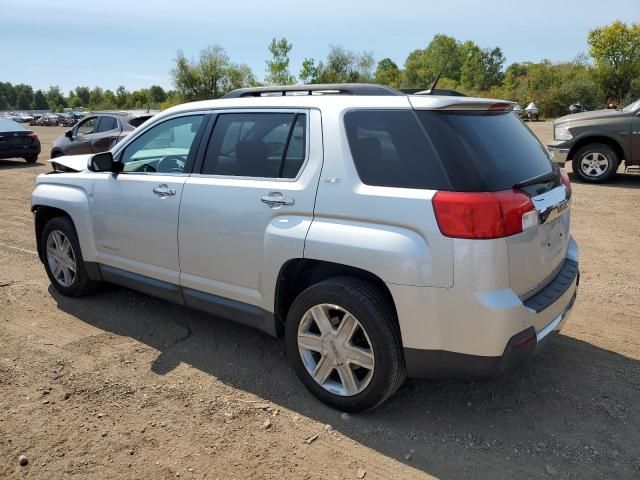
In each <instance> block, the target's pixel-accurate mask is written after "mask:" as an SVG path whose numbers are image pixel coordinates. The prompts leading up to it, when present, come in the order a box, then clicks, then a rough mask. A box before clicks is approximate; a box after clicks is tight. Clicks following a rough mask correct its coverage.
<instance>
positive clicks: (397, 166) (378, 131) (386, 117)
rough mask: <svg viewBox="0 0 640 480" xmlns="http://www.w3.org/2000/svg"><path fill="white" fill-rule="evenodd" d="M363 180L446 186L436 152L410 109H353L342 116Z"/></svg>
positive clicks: (369, 182)
mask: <svg viewBox="0 0 640 480" xmlns="http://www.w3.org/2000/svg"><path fill="white" fill-rule="evenodd" d="M344 121H345V126H346V131H347V138H348V140H349V147H350V148H351V155H352V156H353V160H354V163H355V166H356V170H357V171H358V175H359V176H360V179H361V180H362V182H363V183H366V184H367V185H378V186H385V187H404V188H428V189H437V190H449V189H450V184H449V180H448V179H447V176H446V174H445V172H444V171H443V168H442V165H441V163H440V161H439V160H438V155H437V153H436V151H435V150H434V148H433V147H432V146H431V144H430V142H429V140H428V138H427V137H426V136H425V134H424V132H423V131H422V128H421V127H420V124H419V123H418V121H417V120H416V117H415V115H414V113H413V111H412V110H356V111H351V112H348V113H347V114H345V117H344Z"/></svg>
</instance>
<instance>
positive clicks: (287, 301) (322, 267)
mask: <svg viewBox="0 0 640 480" xmlns="http://www.w3.org/2000/svg"><path fill="white" fill-rule="evenodd" d="M344 276H347V277H353V278H359V279H361V280H364V281H366V282H369V283H371V284H372V285H374V286H375V287H376V288H378V290H379V291H380V292H381V293H382V295H384V296H385V298H386V299H387V301H388V302H389V305H390V306H391V308H392V309H393V313H394V318H395V320H396V322H398V315H397V311H396V307H395V303H394V301H393V297H392V295H391V292H390V291H389V288H388V287H387V285H386V284H385V283H384V281H383V280H382V279H381V278H380V277H378V276H377V275H375V274H373V273H371V272H369V271H367V270H363V269H360V268H357V267H352V266H349V265H343V264H340V263H333V262H327V261H325V260H314V259H308V258H296V259H291V260H289V261H287V262H285V263H284V264H283V265H282V267H281V268H280V272H279V273H278V278H277V281H276V291H275V299H274V314H275V318H276V325H277V330H278V335H281V333H282V331H283V326H284V324H285V319H286V317H287V313H288V312H289V309H290V307H291V305H292V304H293V301H294V300H295V299H296V297H297V296H298V295H299V294H300V293H301V292H302V291H303V290H305V289H306V288H308V287H310V286H311V285H314V284H316V283H318V282H321V281H323V280H327V279H328V278H332V277H344Z"/></svg>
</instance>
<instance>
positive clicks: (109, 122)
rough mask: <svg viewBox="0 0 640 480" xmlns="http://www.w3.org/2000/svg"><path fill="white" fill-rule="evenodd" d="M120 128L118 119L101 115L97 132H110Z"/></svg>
mask: <svg viewBox="0 0 640 480" xmlns="http://www.w3.org/2000/svg"><path fill="white" fill-rule="evenodd" d="M116 128H118V120H116V119H115V118H113V117H100V123H99V124H98V130H97V132H98V133H100V132H108V131H110V130H115V129H116Z"/></svg>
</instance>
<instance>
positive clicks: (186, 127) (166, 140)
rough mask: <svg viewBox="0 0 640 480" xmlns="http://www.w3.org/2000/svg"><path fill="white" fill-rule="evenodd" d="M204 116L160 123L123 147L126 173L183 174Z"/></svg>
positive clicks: (191, 116)
mask: <svg viewBox="0 0 640 480" xmlns="http://www.w3.org/2000/svg"><path fill="white" fill-rule="evenodd" d="M203 118H204V116H203V115H190V116H186V117H178V118H172V119H171V120H166V121H164V122H162V123H159V124H157V125H155V126H153V127H152V128H150V129H149V130H147V131H146V132H144V133H143V134H142V135H140V136H139V137H138V138H136V139H135V140H134V141H132V142H131V143H130V144H129V145H127V147H126V148H125V149H124V152H123V153H122V158H121V162H122V163H123V164H124V170H123V171H124V172H125V173H126V172H158V173H182V172H183V171H184V165H185V163H186V161H187V157H188V155H189V152H190V151H191V147H192V145H193V140H194V138H195V136H196V133H197V132H198V128H200V124H201V123H202V119H203Z"/></svg>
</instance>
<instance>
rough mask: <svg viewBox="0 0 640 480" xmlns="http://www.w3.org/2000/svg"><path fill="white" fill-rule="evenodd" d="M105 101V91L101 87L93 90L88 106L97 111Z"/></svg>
mask: <svg viewBox="0 0 640 480" xmlns="http://www.w3.org/2000/svg"><path fill="white" fill-rule="evenodd" d="M103 99H104V90H102V88H100V87H95V88H93V89H91V93H90V94H89V102H88V104H87V105H86V106H89V107H90V108H93V109H96V108H101V105H102V102H103Z"/></svg>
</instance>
